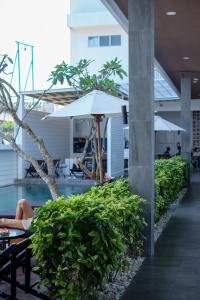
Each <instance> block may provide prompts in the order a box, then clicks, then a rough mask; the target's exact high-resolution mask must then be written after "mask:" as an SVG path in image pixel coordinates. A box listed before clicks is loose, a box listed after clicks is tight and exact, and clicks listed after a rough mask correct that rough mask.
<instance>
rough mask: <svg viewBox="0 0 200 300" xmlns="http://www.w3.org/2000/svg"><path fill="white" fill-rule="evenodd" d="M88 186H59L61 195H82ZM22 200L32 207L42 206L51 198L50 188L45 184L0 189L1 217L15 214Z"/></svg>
mask: <svg viewBox="0 0 200 300" xmlns="http://www.w3.org/2000/svg"><path fill="white" fill-rule="evenodd" d="M88 188H89V187H88V186H76V185H72V186H70V185H64V184H59V185H58V189H59V191H60V194H61V195H64V196H69V195H71V194H80V193H82V192H84V191H86V190H87V189H88ZM21 198H25V199H27V200H28V201H29V202H30V203H31V204H32V205H35V206H37V205H42V204H44V203H45V202H46V201H47V200H48V199H52V198H51V194H50V192H49V189H48V187H47V186H46V185H45V184H26V185H11V186H6V187H0V215H1V214H13V213H14V212H15V208H16V204H17V201H18V200H19V199H21Z"/></svg>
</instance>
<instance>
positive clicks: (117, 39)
mask: <svg viewBox="0 0 200 300" xmlns="http://www.w3.org/2000/svg"><path fill="white" fill-rule="evenodd" d="M120 45H121V35H111V46H120Z"/></svg>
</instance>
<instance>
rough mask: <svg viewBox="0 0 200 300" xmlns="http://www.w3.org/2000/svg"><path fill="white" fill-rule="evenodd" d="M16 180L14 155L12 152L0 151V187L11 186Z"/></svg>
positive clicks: (15, 159) (15, 158)
mask: <svg viewBox="0 0 200 300" xmlns="http://www.w3.org/2000/svg"><path fill="white" fill-rule="evenodd" d="M16 178H17V157H16V154H15V153H14V151H12V150H0V186H4V185H9V184H13V183H14V180H15V179H16Z"/></svg>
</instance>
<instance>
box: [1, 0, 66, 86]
mask: <svg viewBox="0 0 200 300" xmlns="http://www.w3.org/2000/svg"><path fill="white" fill-rule="evenodd" d="M0 11H1V18H0V28H1V44H0V45H1V46H0V53H1V54H4V53H7V54H9V56H10V57H12V58H14V57H15V54H16V49H17V48H16V43H15V41H20V42H24V43H27V44H31V45H33V46H34V63H35V88H36V89H43V88H46V87H48V86H49V83H48V82H47V79H48V75H49V73H50V71H51V70H52V69H53V67H54V66H55V65H56V64H57V63H60V62H61V61H62V60H65V61H66V62H69V55H70V53H69V50H70V46H69V29H68V28H67V13H68V12H69V0H0ZM20 53H21V64H22V67H23V69H24V72H25V73H27V65H28V64H29V62H30V52H29V48H27V49H26V50H25V49H24V47H22V48H21V47H20ZM22 72H23V71H22ZM22 77H23V73H22ZM24 77H25V76H24ZM23 81H24V82H23ZM24 83H25V79H24V78H22V85H23V86H24Z"/></svg>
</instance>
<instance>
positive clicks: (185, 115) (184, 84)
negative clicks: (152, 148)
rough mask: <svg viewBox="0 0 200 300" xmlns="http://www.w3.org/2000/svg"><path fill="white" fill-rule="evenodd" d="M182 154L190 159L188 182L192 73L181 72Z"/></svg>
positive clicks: (190, 143)
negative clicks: (183, 130)
mask: <svg viewBox="0 0 200 300" xmlns="http://www.w3.org/2000/svg"><path fill="white" fill-rule="evenodd" d="M181 127H183V128H184V129H185V130H186V131H185V132H182V133H181V143H182V145H181V154H182V157H183V158H184V159H186V160H187V161H188V164H189V167H188V178H187V179H188V184H189V182H190V160H191V155H190V153H191V150H192V112H191V73H190V72H182V73H181Z"/></svg>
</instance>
